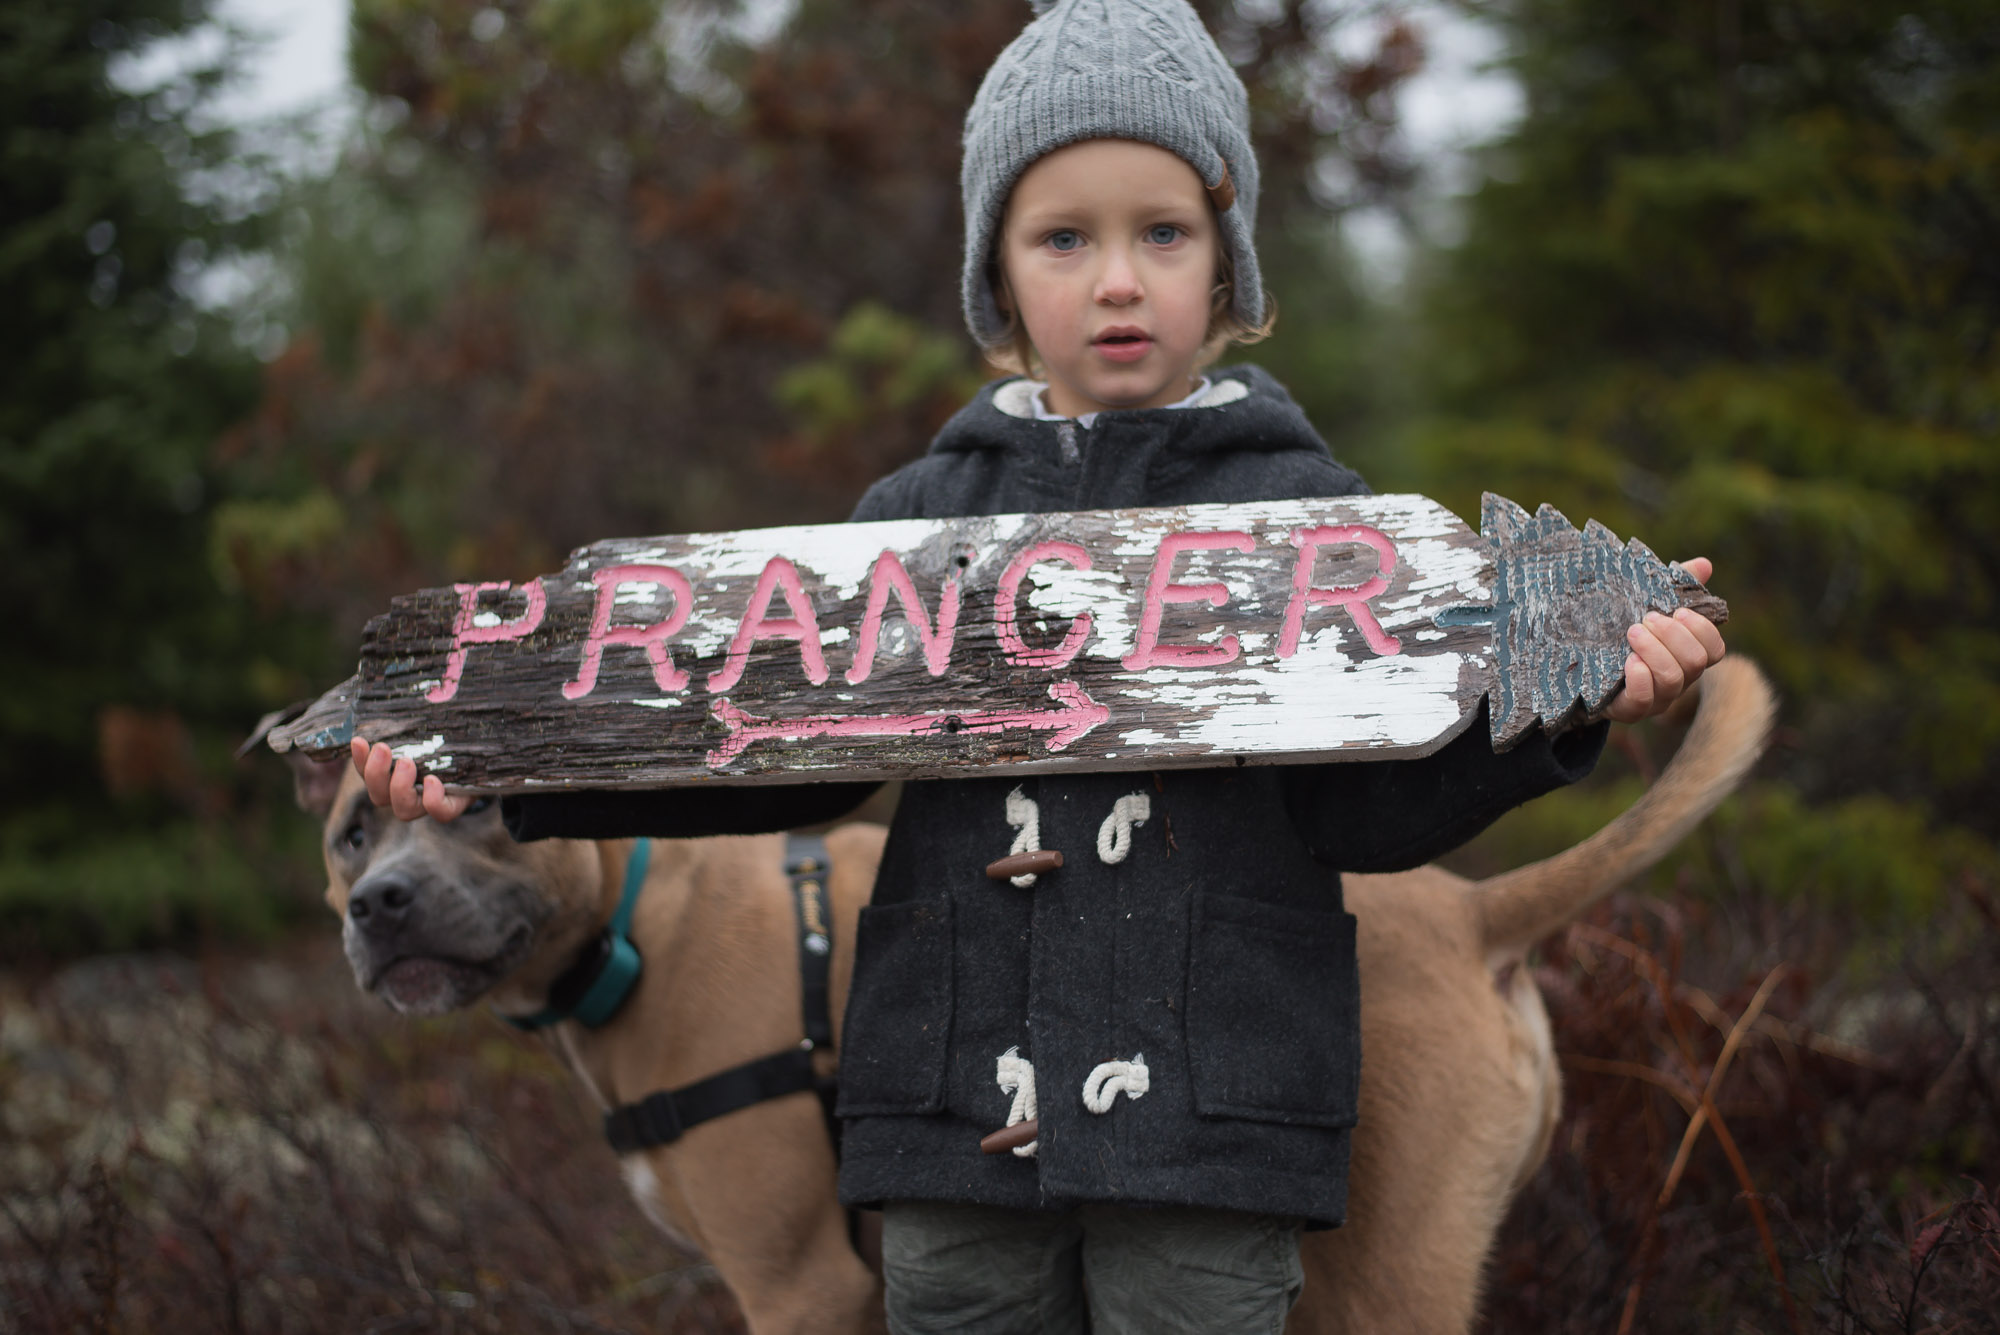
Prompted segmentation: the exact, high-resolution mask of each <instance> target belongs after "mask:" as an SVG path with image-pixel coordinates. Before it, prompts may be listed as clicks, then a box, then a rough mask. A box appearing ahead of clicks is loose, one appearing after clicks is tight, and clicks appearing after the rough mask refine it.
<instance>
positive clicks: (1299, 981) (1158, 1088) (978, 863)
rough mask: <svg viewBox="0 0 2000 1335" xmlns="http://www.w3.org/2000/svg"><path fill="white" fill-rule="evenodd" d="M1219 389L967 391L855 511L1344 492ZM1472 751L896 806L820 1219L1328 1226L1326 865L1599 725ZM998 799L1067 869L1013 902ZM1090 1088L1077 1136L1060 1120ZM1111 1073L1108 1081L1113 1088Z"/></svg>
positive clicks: (1299, 426) (1553, 777)
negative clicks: (992, 1214)
mask: <svg viewBox="0 0 2000 1335" xmlns="http://www.w3.org/2000/svg"><path fill="white" fill-rule="evenodd" d="M1215 378H1216V380H1218V381H1221V380H1225V379H1235V380H1239V381H1241V382H1242V384H1243V385H1244V387H1245V388H1246V389H1247V390H1248V393H1247V395H1244V396H1242V397H1239V398H1237V399H1236V400H1235V401H1233V402H1228V403H1223V404H1221V405H1219V406H1213V407H1194V408H1174V409H1151V410H1141V411H1131V412H1107V413H1104V414H1102V415H1100V416H1099V417H1098V418H1097V419H1096V421H1095V422H1094V423H1093V424H1092V425H1091V426H1089V427H1083V426H1081V425H1078V424H1074V423H1069V422H1063V423H1056V422H1047V421H1039V420H1033V419H1032V418H1024V417H1020V416H1014V415H1010V414H1009V413H1007V412H1003V411H1002V410H1001V409H1000V408H999V407H997V406H996V405H995V402H994V397H995V391H996V389H997V388H999V386H993V385H989V386H988V387H987V388H986V389H985V390H983V391H981V393H980V394H979V396H978V397H977V398H975V399H974V400H973V401H972V403H971V404H969V405H968V406H967V407H966V408H965V409H963V410H962V411H961V412H959V413H958V415H957V416H955V417H954V418H952V420H951V421H950V422H949V423H947V424H946V426H945V428H944V430H943V431H942V432H940V433H939V435H938V438H937V440H936V441H935V442H934V443H933V444H932V446H931V449H930V452H929V453H928V454H927V455H926V456H925V457H923V458H921V459H919V460H917V461H916V462H914V463H912V464H910V465H909V466H907V467H905V468H903V469H901V470H899V471H897V472H896V473H893V474H891V475H890V476H888V477H886V478H884V479H882V480H881V481H880V482H878V483H876V484H875V486H874V487H872V488H871V489H870V490H869V492H868V494H867V495H866V496H865V497H863V499H862V501H861V504H860V506H859V507H858V508H857V509H856V511H855V514H854V518H856V519H861V520H866V519H905V518H949V517H955V516H961V515H979V514H1012V513H1023V512H1046V511H1056V510H1095V509H1113V508H1122V507H1130V506H1142V505H1184V504H1191V503H1195V502H1204V501H1209V502H1238V501H1260V500H1282V499H1292V498H1297V497H1308V496H1343V495H1354V494H1359V493H1364V492H1365V491H1366V490H1367V488H1366V486H1365V484H1363V483H1362V481H1361V479H1360V478H1359V477H1358V476H1356V475H1355V474H1354V473H1353V472H1351V471H1349V470H1348V469H1346V468H1343V467H1341V466H1340V465H1339V464H1337V463H1335V462H1334V460H1333V458H1332V456H1331V455H1330V454H1328V452H1327V449H1326V446H1325V445H1324V444H1323V443H1322V442H1321V441H1320V439H1319V437H1318V436H1317V435H1316V434H1315V433H1314V431H1313V429H1312V427H1311V426H1310V425H1309V424H1308V423H1307V421H1306V419H1305V416H1304V414H1303V413H1301V412H1300V411H1299V409H1298V407H1297V405H1296V404H1294V403H1293V402H1292V400H1291V398H1290V396H1288V395H1287V394H1286V393H1285V391H1284V390H1283V388H1282V387H1280V386H1279V385H1278V384H1277V382H1276V381H1274V380H1272V379H1271V377H1270V376H1268V375H1266V374H1265V373H1264V372H1263V371H1261V370H1258V369H1256V368H1254V367H1232V368H1229V369H1227V370H1223V371H1220V372H1217V373H1215ZM1217 397H1226V395H1225V396H1218V395H1215V394H1213V393H1211V394H1210V396H1209V398H1210V399H1214V398H1217ZM1015 398H1017V399H1018V398H1019V395H1018V394H1017V395H1015ZM1205 401H1206V400H1205ZM1486 738H1487V728H1486V725H1485V722H1484V720H1483V719H1481V720H1479V721H1476V722H1475V724H1474V725H1473V726H1472V727H1471V728H1469V729H1468V730H1467V731H1466V732H1465V733H1464V734H1462V735H1461V736H1460V737H1459V739H1458V740H1456V741H1454V742H1453V743H1451V744H1450V745H1448V746H1446V747H1445V748H1443V749H1442V750H1441V751H1439V752H1438V753H1437V754H1435V755H1433V756H1430V757H1427V758H1425V759H1422V760H1406V761H1382V762H1373V763H1348V764H1327V765H1295V766H1248V767H1243V768H1231V769H1201V770H1173V771H1165V772H1160V773H1144V772H1124V773H1090V774H1084V773H1079V774H1060V775H1041V776H1037V777H1020V778H1008V777H998V778H991V777H981V778H973V779H963V780H936V781H929V782H920V783H910V784H906V785H905V787H904V790H903V795H902V799H901V801H900V803H899V805H898V807H897V811H896V816H895V821H894V824H893V826H892V828H891V831H890V835H889V840H888V845H887V847H886V849H885V851H884V854H883V861H882V868H881V872H880V875H879V877H878V879H877V881H876V885H875V895H874V900H873V903H872V904H871V906H870V907H868V908H867V909H865V910H863V912H862V916H861V925H860V934H859V940H858V942H857V954H856V960H855V968H854V981H853V986H852V989H851V992H850V995H849V999H848V1003H847V1019H846V1025H845V1030H844V1037H843V1045H842V1046H843V1051H842V1053H841V1067H840V1102H839V1112H840V1114H841V1116H842V1117H843V1118H846V1119H848V1120H847V1122H846V1132H845V1139H844V1142H843V1145H842V1162H841V1170H840V1185H841V1195H842V1197H843V1199H845V1200H846V1201H848V1202H849V1203H850V1204H874V1203H877V1202H881V1201H888V1200H936V1201H959V1202H967V1203H976V1204H985V1205H1000V1206H1014V1207H1021V1208H1030V1209H1032V1208H1057V1207H1066V1206H1070V1205H1075V1204H1079V1203H1083V1202H1096V1201H1117V1202H1126V1203H1133V1204H1177V1205H1198V1206H1209V1207H1215V1208H1222V1209H1231V1210H1245V1211H1255V1212H1260V1213H1268V1214H1278V1215H1292V1216H1298V1217H1300V1218H1303V1219H1305V1220H1307V1221H1308V1222H1310V1223H1317V1224H1337V1223H1339V1222H1340V1221H1341V1219H1342V1218H1343V1216H1344V1214H1345V1211H1346V1196H1347V1157H1348V1138H1349V1134H1350V1128H1352V1127H1353V1125H1354V1120H1355V1111H1356V1103H1357V1097H1358V1092H1359V1084H1360V1070H1361V1052H1360V1021H1359V1005H1360V984H1359V979H1358V977H1357V970H1356V963H1355V940H1354V919H1353V917H1352V916H1351V915H1349V914H1348V913H1346V912H1345V911H1344V910H1343V909H1342V906H1341V889H1340V872H1341V871H1342V870H1349V871H1385V870H1393V869H1399V868H1405V867H1412V866H1416V865H1418V864H1419V863H1422V862H1424V861H1427V860H1428V859H1430V858H1432V857H1434V856H1436V855H1437V854H1439V853H1441V852H1444V851H1445V850H1447V849H1450V848H1452V847H1454V846H1456V845H1457V844H1459V843H1462V842H1463V841H1464V840H1466V839H1468V838H1470V837H1471V836H1472V835H1474V834H1476V833H1477V832H1478V831H1479V830H1481V829H1483V828H1484V827H1485V826H1486V825H1487V824H1489V823H1490V822H1491V821H1492V820H1494V819H1495V818H1496V817H1497V816H1499V815H1500V814H1501V813H1502V812H1505V811H1507V810H1508V809H1510V808H1512V807H1514V806H1516V805H1518V804H1519V803H1521V802H1524V801H1526V800H1528V799H1529V798H1532V797H1535V796H1537V795H1539V794H1541V793H1544V792H1547V791H1549V790H1551V789H1553V788H1556V787H1559V786H1561V785H1563V784H1565V783H1569V782H1572V781H1574V780H1575V779H1578V778H1580V777H1582V776H1583V775H1584V774H1585V773H1588V772H1589V770H1590V768H1591V766H1592V765H1593V764H1595V762H1596V758H1597V754H1598V752H1599V750H1600V749H1601V747H1602V745H1603V740H1604V728H1603V727H1602V726H1601V725H1600V726H1597V727H1592V728H1585V729H1580V730H1578V731H1576V732H1573V733H1569V734H1566V735H1564V736H1561V737H1559V738H1555V739H1550V738H1548V737H1545V736H1542V735H1541V734H1535V735H1532V736H1531V737H1530V738H1528V739H1527V740H1525V741H1523V742H1522V743H1521V744H1519V745H1518V746H1517V747H1515V749H1513V750H1512V751H1509V752H1507V753H1506V754H1505V755H1499V756H1496V755H1495V754H1494V753H1493V751H1492V749H1491V747H1490V746H1489V745H1488V743H1487V740H1486ZM1017 790H1018V791H1017ZM869 791H871V786H870V785H853V784H818V785H809V786H799V787H786V788H779V789H747V790H745V789H738V790H734V791H730V790H712V789H704V790H679V791H675V790H666V791H657V792H644V793H597V794H590V793H586V794H555V795H548V796H539V797H532V798H519V799H509V800H508V801H507V802H506V803H505V804H504V807H505V814H506V816H507V819H508V823H509V828H510V829H512V830H513V831H514V832H515V835H516V837H517V838H539V837H543V836H548V835H564V836H570V837H611V836H618V835H636V834H652V835H665V836H675V835H693V834H710V833H748V832H751V831H756V830H768V829H779V828H784V827H787V826H790V825H799V824H806V823H810V822H812V821H815V820H820V819H828V818H831V817H833V816H835V815H839V814H841V813H843V812H845V811H847V810H850V809H852V807H853V806H854V805H855V804H856V803H858V802H859V801H860V800H861V799H862V798H863V797H865V796H866V795H867V793H868V792H869ZM1010 794H1012V795H1013V803H1012V807H1011V810H1010V803H1009V797H1010ZM1133 794H1143V795H1144V799H1145V806H1146V808H1147V814H1146V819H1145V821H1144V823H1143V824H1136V823H1133V822H1131V821H1130V820H1128V821H1127V822H1126V830H1127V838H1128V840H1129V842H1128V843H1127V844H1126V847H1125V850H1124V854H1123V857H1122V860H1118V861H1107V860H1106V858H1105V857H1104V856H1102V855H1101V854H1100V847H1101V846H1104V845H1103V844H1102V841H1101V836H1103V838H1105V839H1109V840H1110V844H1109V845H1108V851H1110V852H1112V853H1113V854H1116V853H1117V852H1118V848H1117V844H1118V840H1117V839H1116V837H1115V836H1114V835H1112V834H1108V833H1107V832H1106V822H1107V820H1111V821H1113V822H1114V824H1115V823H1116V816H1115V813H1116V812H1117V811H1118V803H1119V800H1120V799H1121V798H1125V797H1128V796H1130V795H1133ZM1024 800H1025V801H1026V802H1031V803H1033V809H1034V811H1035V813H1036V816H1037V819H1038V822H1039V834H1040V840H1039V846H1040V847H1042V848H1044V849H1056V850H1060V851H1061V852H1062V853H1063V854H1064V857H1065V862H1064V865H1063V866H1062V867H1061V868H1060V869H1059V870H1057V871H1053V872H1045V873H1043V874H1042V875H1041V876H1040V877H1039V878H1038V880H1037V882H1036V884H1034V885H1033V886H1031V887H1028V888H1019V887H1016V886H1014V885H1013V884H1011V883H1009V882H1007V881H996V880H991V879H989V878H988V877H987V875H986V872H985V868H986V866H987V864H988V863H990V862H992V861H994V860H995V859H997V858H1000V857H1003V856H1005V855H1006V854H1007V853H1008V852H1009V851H1010V848H1011V847H1012V845H1013V842H1014V839H1015V835H1016V830H1017V825H1016V823H1015V822H1014V821H1010V819H1009V817H1010V815H1012V816H1014V817H1015V818H1016V819H1017V820H1018V818H1019V817H1020V816H1021V815H1022V814H1023V811H1024V808H1023V806H1022V803H1023V801H1024ZM1132 810H1133V808H1132V807H1131V806H1129V805H1128V807H1127V809H1126V814H1127V815H1128V816H1129V815H1130V814H1131V812H1132ZM1010 1056H1011V1057H1016V1058H1020V1059H1025V1060H1026V1061H1027V1062H1029V1063H1031V1064H1032V1066H1033V1070H1034V1079H1035V1087H1036V1094H1037V1102H1038V1104H1039V1115H1040V1140H1039V1144H1038V1149H1037V1152H1036V1154H1035V1155H1034V1156H1033V1157H1031V1158H1023V1157H1018V1156H1016V1155H1014V1154H1011V1153H1001V1154H983V1153H981V1151H980V1148H979V1140H980V1137H981V1136H983V1135H985V1134H986V1133H988V1132H991V1131H994V1130H997V1129H999V1128H1000V1127H1002V1126H1004V1125H1006V1122H1007V1117H1008V1112H1009V1108H1010V1105H1011V1104H1012V1103H1013V1096H1012V1094H1011V1093H1010V1092H1009V1091H1008V1090H1007V1089H1004V1088H1003V1087H1002V1085H1001V1082H1000V1079H999V1076H1000V1063H1001V1061H1002V1059H1003V1057H1010ZM1107 1063H1128V1064H1129V1065H1127V1066H1124V1067H1113V1066H1107V1065H1106V1064H1107ZM1140 1066H1143V1072H1144V1074H1143V1078H1142V1079H1139V1080H1136V1081H1135V1080H1134V1078H1133V1077H1134V1076H1135V1075H1136V1074H1137V1071H1138V1068H1139V1067H1140ZM1094 1072H1095V1073H1097V1076H1098V1080H1097V1083H1096V1087H1095V1088H1093V1089H1092V1090H1091V1091H1090V1094H1091V1095H1092V1096H1094V1097H1095V1099H1096V1101H1097V1103H1098V1105H1099V1106H1101V1107H1104V1108H1105V1110H1104V1111H1102V1112H1094V1111H1092V1110H1091V1108H1090V1107H1089V1106H1087V1105H1086V1084H1087V1083H1088V1082H1091V1079H1092V1076H1093V1073H1094ZM1107 1073H1110V1074H1119V1073H1122V1074H1124V1075H1125V1076H1126V1080H1125V1081H1124V1082H1123V1084H1122V1085H1121V1084H1120V1083H1119V1082H1117V1081H1112V1082H1111V1084H1110V1085H1109V1093H1108V1096H1107V1093H1106V1089H1105V1086H1104V1081H1105V1076H1106V1074H1107ZM1134 1083H1138V1084H1140V1085H1141V1086H1142V1092H1140V1093H1139V1094H1138V1095H1137V1096H1136V1097H1134V1096H1133V1094H1132V1092H1131V1090H1130V1088H1129V1086H1130V1085H1131V1084H1134ZM1121 1089H1122V1090H1123V1091H1124V1092H1120V1091H1121Z"/></svg>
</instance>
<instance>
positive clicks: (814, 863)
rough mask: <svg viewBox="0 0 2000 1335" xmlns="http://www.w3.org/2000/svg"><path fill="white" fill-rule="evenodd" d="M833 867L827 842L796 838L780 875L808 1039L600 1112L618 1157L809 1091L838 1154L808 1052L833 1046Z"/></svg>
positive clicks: (828, 1097)
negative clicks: (792, 914) (793, 918)
mask: <svg viewBox="0 0 2000 1335" xmlns="http://www.w3.org/2000/svg"><path fill="white" fill-rule="evenodd" d="M830 866H831V862H830V859H829V858H828V855H827V851H826V841H825V840H823V839H821V838H819V837H818V836H817V835H805V834H795V835H791V836H789V837H788V838H787V840H786V843H785V876H786V878H787V879H788V880H789V881H790V882H791V888H792V903H793V907H794V909H795V910H796V912H797V914H798V924H799V981H800V984H801V991H802V1000H803V1007H804V1015H803V1017H802V1018H803V1019H804V1021H805V1034H806V1037H805V1041H804V1042H803V1043H801V1044H799V1046H797V1047H795V1048H787V1049H786V1050H785V1051H783V1052H774V1053H772V1054H771V1055H770V1056H768V1057H759V1058H757V1059H756V1060H755V1061H748V1062H745V1063H743V1064H742V1065H741V1066H732V1067H730V1068H729V1069H728V1070H726V1071H723V1072H720V1073H719V1074H716V1075H712V1076H709V1077H708V1078H707V1079H706V1080H697V1081H695V1082H694V1083H693V1084H691V1085H683V1086H682V1087H681V1088H679V1089H663V1090H657V1091H655V1092H654V1093H651V1094H648V1095H647V1096H646V1097H645V1098H643V1099H640V1100H639V1101H638V1102H637V1103H626V1104H621V1105H619V1106H618V1107H616V1108H613V1109H612V1110H611V1111H610V1112H608V1113H606V1114H604V1138H605V1139H606V1140H607V1141H609V1142H611V1148H612V1149H613V1150H615V1151H616V1152H617V1153H619V1154H636V1153H638V1152H639V1151H640V1150H646V1149H653V1148H655V1147H657V1146H660V1145H671V1144H673V1143H674V1142H675V1141H677V1140H679V1139H680V1138H681V1135H682V1134H683V1133H684V1132H685V1131H686V1130H687V1129H688V1128H689V1127H691V1126H699V1125H700V1124H701V1123H703V1122H706V1121H710V1120H712V1119H714V1118H717V1117H721V1116H724V1115H725V1114H728V1113H733V1112H737V1111H740V1110H741V1109H744V1108H748V1107H750V1106H751V1105H753V1104H758V1103H762V1102H764V1101H765V1100H767V1099H779V1098H784V1097H785V1096H786V1095H789V1094H801V1093H805V1092H806V1091H808V1090H810V1091H811V1092H813V1093H815V1094H818V1095H819V1098H820V1107H821V1110H822V1112H823V1113H824V1115H825V1117H826V1124H827V1132H828V1134H829V1135H830V1136H831V1137H832V1138H833V1146H834V1152H835V1154H836V1156H837V1155H838V1153H839V1150H840V1124H839V1122H838V1121H837V1120H836V1119H835V1118H834V1115H833V1104H834V1093H835V1086H834V1082H833V1081H832V1080H830V1079H828V1080H822V1079H821V1078H820V1076H819V1074H818V1073H817V1072H816V1071H815V1070H814V1069H813V1052H814V1050H815V1049H817V1048H821V1047H831V1046H832V1044H833V1016H832V1008H831V1001H830V996H831V975H832V960H833V920H832V918H831V917H830V916H829V915H828V913H827V896H826V874H827V871H828V869H829V868H830Z"/></svg>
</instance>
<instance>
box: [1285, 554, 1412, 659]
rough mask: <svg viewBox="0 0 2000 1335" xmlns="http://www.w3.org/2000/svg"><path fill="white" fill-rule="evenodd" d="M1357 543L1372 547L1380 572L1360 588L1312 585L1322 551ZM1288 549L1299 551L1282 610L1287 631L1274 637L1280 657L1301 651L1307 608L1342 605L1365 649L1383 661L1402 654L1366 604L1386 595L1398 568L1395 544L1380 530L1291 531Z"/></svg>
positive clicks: (1342, 585) (1397, 641)
mask: <svg viewBox="0 0 2000 1335" xmlns="http://www.w3.org/2000/svg"><path fill="white" fill-rule="evenodd" d="M1346 543H1358V544H1359V545H1361V546H1363V547H1372V548H1374V549H1375V555H1376V558H1377V560H1378V561H1379V563H1380V571H1381V573H1379V574H1377V575H1374V576H1372V577H1371V578H1368V579H1365V580H1363V581H1361V583H1359V584H1335V585H1332V586H1331V587H1328V588H1316V587H1314V585H1313V582H1312V579H1313V566H1314V564H1315V563H1317V562H1318V560H1319V551H1320V548H1322V547H1337V546H1340V545H1342V544H1346ZM1292 546H1294V547H1296V548H1298V549H1299V560H1298V564H1297V565H1296V566H1294V567H1293V568H1292V599H1291V602H1290V603H1289V604H1287V605H1286V607H1285V627H1284V630H1283V631H1281V632H1280V633H1279V635H1278V657H1280V658H1290V657H1291V656H1292V655H1293V654H1295V653H1297V652H1298V651H1299V637H1300V636H1302V635H1303V634H1304V633H1305V623H1306V609H1307V608H1308V607H1344V608H1346V609H1347V614H1348V615H1349V616H1351V617H1353V618H1354V625H1355V628H1356V629H1358V630H1359V631H1360V632H1361V638H1362V639H1364V640H1366V641H1367V642H1368V647H1369V648H1370V649H1373V650H1374V651H1375V652H1376V653H1378V654H1381V655H1383V656H1384V657H1387V656H1388V655H1390V654H1397V653H1401V652H1402V651H1403V642H1402V641H1401V640H1399V639H1397V638H1396V637H1395V636H1393V635H1391V634H1389V633H1388V632H1386V631H1384V630H1383V629H1382V623H1381V622H1379V621H1377V620H1376V619H1375V610H1374V609H1373V608H1371V607H1369V606H1368V600H1369V599H1370V598H1373V597H1375V596H1377V595H1378V594H1381V593H1383V592H1385V591H1387V589H1388V587H1389V575H1390V573H1391V572H1393V571H1394V570H1395V569H1396V544H1395V543H1394V542H1391V541H1390V540H1389V535H1388V534H1386V533H1384V532H1382V531H1381V530H1380V529H1376V528H1370V527H1369V526H1368V525H1366V524H1338V525H1331V526H1325V525H1323V526H1321V527H1319V528H1299V529H1293V530H1292Z"/></svg>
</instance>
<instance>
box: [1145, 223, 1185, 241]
mask: <svg viewBox="0 0 2000 1335" xmlns="http://www.w3.org/2000/svg"><path fill="white" fill-rule="evenodd" d="M1180 235H1181V229H1180V228H1178V227H1176V226H1174V225H1173V224H1172V223H1155V224H1154V225H1153V226H1151V227H1148V228H1147V229H1146V239H1147V240H1148V241H1150V242H1152V243H1153V244H1154V245H1156V246H1171V245H1172V244H1173V243H1174V242H1175V241H1177V240H1179V239H1180Z"/></svg>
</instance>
